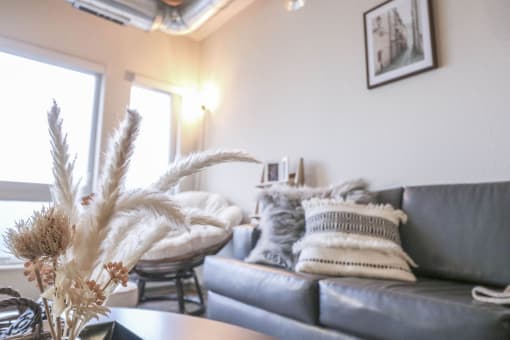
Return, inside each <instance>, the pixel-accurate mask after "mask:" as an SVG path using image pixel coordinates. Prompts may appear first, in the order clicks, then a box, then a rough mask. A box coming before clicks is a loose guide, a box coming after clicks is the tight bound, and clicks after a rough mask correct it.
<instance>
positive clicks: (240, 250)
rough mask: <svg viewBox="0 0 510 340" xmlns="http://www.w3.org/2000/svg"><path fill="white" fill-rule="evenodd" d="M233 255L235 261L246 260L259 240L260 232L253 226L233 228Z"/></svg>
mask: <svg viewBox="0 0 510 340" xmlns="http://www.w3.org/2000/svg"><path fill="white" fill-rule="evenodd" d="M232 230H233V235H232V255H233V257H234V258H235V259H238V260H244V259H245V258H246V257H248V255H249V254H250V252H251V250H252V249H253V247H254V246H255V243H257V240H258V239H259V234H260V232H259V230H258V229H257V228H256V227H255V226H254V225H252V224H243V225H239V226H236V227H233V228H232Z"/></svg>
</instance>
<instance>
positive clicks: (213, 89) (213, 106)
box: [200, 82, 220, 113]
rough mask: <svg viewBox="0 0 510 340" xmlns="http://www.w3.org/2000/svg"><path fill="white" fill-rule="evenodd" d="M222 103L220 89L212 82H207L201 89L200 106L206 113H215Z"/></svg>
mask: <svg viewBox="0 0 510 340" xmlns="http://www.w3.org/2000/svg"><path fill="white" fill-rule="evenodd" d="M219 103H220V91H219V89H218V86H217V85H216V84H214V83H212V82H207V83H205V84H204V85H203V86H202V88H201V90H200V106H201V108H202V110H203V111H204V112H206V113H213V112H215V111H216V110H217V109H218V105H219Z"/></svg>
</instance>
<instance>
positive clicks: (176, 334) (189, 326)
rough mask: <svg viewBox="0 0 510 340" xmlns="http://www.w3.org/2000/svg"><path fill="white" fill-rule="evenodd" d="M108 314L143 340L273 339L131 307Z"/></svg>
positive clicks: (206, 320)
mask: <svg viewBox="0 0 510 340" xmlns="http://www.w3.org/2000/svg"><path fill="white" fill-rule="evenodd" d="M111 311H112V312H111V313H110V315H109V317H108V319H110V320H115V321H118V322H119V323H120V324H122V326H124V327H126V328H127V329H129V330H130V331H132V332H133V333H135V334H136V335H138V336H140V337H142V338H143V339H147V340H202V339H204V340H275V338H273V337H270V336H268V335H264V334H261V333H257V332H255V331H252V330H249V329H245V328H241V327H238V326H233V325H229V324H226V323H223V322H218V321H213V320H208V319H204V318H198V317H194V316H189V315H183V314H176V313H168V312H160V311H152V310H144V309H135V308H112V309H111ZM99 321H100V322H102V321H106V320H105V318H101V319H100V320H99Z"/></svg>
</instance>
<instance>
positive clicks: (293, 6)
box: [285, 0, 305, 12]
mask: <svg viewBox="0 0 510 340" xmlns="http://www.w3.org/2000/svg"><path fill="white" fill-rule="evenodd" d="M304 5H305V0H287V2H286V4H285V7H286V8H287V11H291V12H292V11H297V10H298V9H301V8H303V6H304Z"/></svg>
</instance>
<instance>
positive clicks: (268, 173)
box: [264, 157, 289, 183]
mask: <svg viewBox="0 0 510 340" xmlns="http://www.w3.org/2000/svg"><path fill="white" fill-rule="evenodd" d="M288 179H289V161H288V158H287V157H284V158H282V159H281V160H280V161H270V162H266V164H265V166H264V182H265V183H276V182H286V181H287V180H288Z"/></svg>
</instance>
